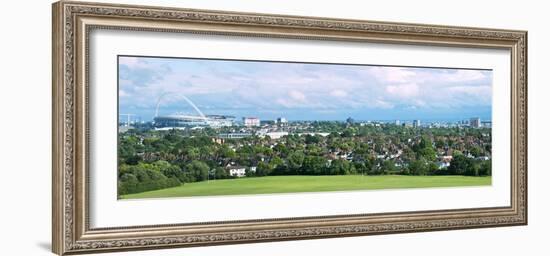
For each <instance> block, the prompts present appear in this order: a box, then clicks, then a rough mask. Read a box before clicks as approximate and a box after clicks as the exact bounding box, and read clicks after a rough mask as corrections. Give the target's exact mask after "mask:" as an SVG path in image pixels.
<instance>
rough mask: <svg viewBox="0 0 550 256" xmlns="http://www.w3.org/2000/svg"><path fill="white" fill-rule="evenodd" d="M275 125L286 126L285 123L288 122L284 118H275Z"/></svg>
mask: <svg viewBox="0 0 550 256" xmlns="http://www.w3.org/2000/svg"><path fill="white" fill-rule="evenodd" d="M277 123H278V124H286V123H288V120H286V118H284V117H279V118H277Z"/></svg>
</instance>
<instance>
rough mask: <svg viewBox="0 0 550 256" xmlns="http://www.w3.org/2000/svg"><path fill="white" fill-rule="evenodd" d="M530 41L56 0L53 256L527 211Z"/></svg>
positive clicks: (445, 224) (520, 217)
mask: <svg viewBox="0 0 550 256" xmlns="http://www.w3.org/2000/svg"><path fill="white" fill-rule="evenodd" d="M526 40H527V32H525V31H512V30H501V29H486V28H464V27H449V26H436V25H424V24H405V23H388V22H374V21H361V20H345V19H328V18H317V17H297V16H281V15H273V14H255V13H235V12H219V11H209V10H191V9H177V8H163V7H145V6H130V5H112V4H97V3H86V2H67V1H61V2H57V3H55V4H54V5H53V203H54V205H53V243H52V244H53V251H54V252H55V253H57V254H60V255H63V254H74V253H86V252H103V251H114V250H135V249H151V248H166V247H184V246H205V245H218V244H231V243H252V242H263V241H281V240H295V239H310V238H324V237H338V236H356V235H374V234H388V233H400V232H418V231H435V230H451V229H465V228H482V227H495V226H510V225H526V224H527V61H526V58H527V48H526V47H527V42H526Z"/></svg>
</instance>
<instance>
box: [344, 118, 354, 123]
mask: <svg viewBox="0 0 550 256" xmlns="http://www.w3.org/2000/svg"><path fill="white" fill-rule="evenodd" d="M346 123H348V124H353V123H355V120H354V119H353V118H351V117H348V119H346Z"/></svg>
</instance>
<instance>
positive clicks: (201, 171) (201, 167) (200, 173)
mask: <svg viewBox="0 0 550 256" xmlns="http://www.w3.org/2000/svg"><path fill="white" fill-rule="evenodd" d="M209 169H210V168H209V167H208V165H207V164H205V163H204V162H202V161H199V160H193V161H191V163H189V164H187V165H186V166H185V172H186V174H187V176H188V177H189V178H190V180H191V181H203V180H206V179H208V170H209Z"/></svg>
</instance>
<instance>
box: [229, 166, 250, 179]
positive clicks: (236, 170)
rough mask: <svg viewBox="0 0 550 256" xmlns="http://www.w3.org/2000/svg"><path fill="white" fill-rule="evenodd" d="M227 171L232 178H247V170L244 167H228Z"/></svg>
mask: <svg viewBox="0 0 550 256" xmlns="http://www.w3.org/2000/svg"><path fill="white" fill-rule="evenodd" d="M227 171H228V172H229V175H230V176H234V177H244V176H246V168H245V167H243V166H228V167H227Z"/></svg>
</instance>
